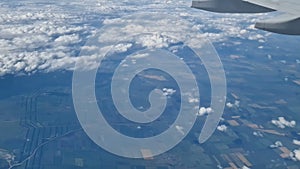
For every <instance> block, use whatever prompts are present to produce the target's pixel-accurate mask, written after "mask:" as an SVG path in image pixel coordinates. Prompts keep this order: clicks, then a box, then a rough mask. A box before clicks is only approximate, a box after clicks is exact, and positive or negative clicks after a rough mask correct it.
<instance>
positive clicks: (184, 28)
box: [0, 0, 268, 101]
mask: <svg viewBox="0 0 300 169" xmlns="http://www.w3.org/2000/svg"><path fill="white" fill-rule="evenodd" d="M5 3H6V2H3V5H1V6H0V10H1V11H3V12H2V13H1V14H0V76H2V75H6V74H17V73H32V72H36V71H46V72H48V71H55V70H58V69H66V70H73V69H74V65H75V63H76V62H77V63H78V61H80V64H81V65H84V64H85V66H86V67H93V66H95V61H96V60H97V56H95V55H85V56H80V57H78V53H79V52H80V50H81V48H83V49H84V50H86V51H87V50H90V51H93V50H95V48H94V47H93V46H85V47H82V46H83V43H84V42H85V41H86V40H87V38H89V37H91V36H93V35H95V33H96V29H97V28H96V27H95V26H93V25H95V24H94V20H93V18H96V20H97V22H98V20H99V16H101V17H103V18H101V19H103V20H104V22H103V25H104V26H108V25H114V24H115V25H116V24H120V23H125V22H127V23H126V24H125V25H127V26H126V27H122V28H120V27H115V28H114V29H111V30H110V31H109V32H105V33H103V34H102V36H101V38H104V39H106V40H107V42H109V41H111V42H115V43H116V42H119V40H120V37H123V36H124V35H126V34H130V33H136V34H139V33H145V32H151V34H149V35H145V36H141V37H139V38H137V39H135V40H136V43H138V44H140V45H142V46H144V47H148V48H153V47H159V48H161V47H167V46H168V45H169V43H171V42H174V40H172V39H171V38H168V37H167V36H164V35H165V33H166V32H169V33H170V34H171V35H172V37H176V38H178V39H183V40H185V39H187V38H188V39H190V37H195V38H197V39H201V38H208V39H209V40H210V41H212V42H222V41H226V40H227V39H228V38H231V37H234V38H236V37H237V38H241V39H249V40H257V41H260V42H264V38H265V36H266V35H268V34H267V33H264V34H263V35H262V34H258V33H257V32H255V31H253V28H252V27H242V26H239V25H242V23H246V24H249V25H251V24H253V23H254V22H255V18H257V16H263V15H265V14H258V15H243V17H241V15H240V14H236V15H229V14H222V15H219V14H212V13H207V12H202V11H200V10H198V11H196V12H195V10H191V9H190V2H189V1H175V0H168V1H167V3H166V2H165V1H161V0H154V1H138V0H133V1H130V3H128V2H127V1H117V0H111V1H106V0H98V1H93V0H85V1H80V0H74V1H72V2H71V1H70V2H68V3H65V2H64V1H55V2H54V1H53V2H52V1H51V3H49V4H47V8H42V7H41V6H40V5H41V4H39V3H36V4H38V5H36V4H35V3H32V2H31V1H29V0H24V1H22V3H24V4H27V3H28V4H29V5H23V6H20V7H17V8H19V9H17V10H15V9H12V8H11V7H10V5H5ZM141 4H142V5H141ZM67 5H69V6H67ZM68 9H72V11H69V10H68ZM144 11H147V12H153V13H159V14H161V15H159V18H153V20H152V21H149V20H147V18H146V19H145V18H142V17H141V18H139V17H137V19H139V21H144V23H142V24H137V23H136V22H134V21H132V20H131V21H126V20H124V19H120V16H126V15H130V14H132V13H133V12H144ZM116 13H117V16H116ZM170 13H171V14H174V16H180V17H182V18H185V19H180V18H179V19H176V20H174V19H170V18H168V17H163V16H164V14H170ZM109 14H113V15H109ZM148 16H149V15H148ZM101 19H100V20H101ZM130 22H131V23H130ZM143 25H144V26H143ZM212 30H213V31H212ZM201 31H202V32H204V33H201ZM182 32H185V33H182ZM186 33H189V35H188V36H187V34H186ZM191 45H195V46H198V45H199V44H198V43H196V42H194V43H193V41H192V42H191ZM105 47H107V46H104V47H103V48H105ZM128 48H130V45H129V44H125V45H124V44H122V45H119V46H118V45H117V46H116V48H115V49H116V50H117V51H120V52H124V51H126V50H127V49H128ZM191 101H192V100H191Z"/></svg>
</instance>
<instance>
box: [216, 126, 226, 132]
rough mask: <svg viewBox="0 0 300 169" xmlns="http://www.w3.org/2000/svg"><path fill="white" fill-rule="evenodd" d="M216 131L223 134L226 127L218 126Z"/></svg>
mask: <svg viewBox="0 0 300 169" xmlns="http://www.w3.org/2000/svg"><path fill="white" fill-rule="evenodd" d="M217 130H219V131H222V132H225V131H226V130H227V126H226V125H220V126H218V127H217Z"/></svg>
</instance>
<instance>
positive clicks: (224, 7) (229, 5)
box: [192, 0, 274, 13]
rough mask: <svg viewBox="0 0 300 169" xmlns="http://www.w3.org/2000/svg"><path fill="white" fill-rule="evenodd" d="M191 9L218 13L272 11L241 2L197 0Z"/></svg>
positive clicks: (240, 0)
mask: <svg viewBox="0 0 300 169" xmlns="http://www.w3.org/2000/svg"><path fill="white" fill-rule="evenodd" d="M192 7H193V8H197V9H203V10H206V11H211V12H220V13H263V12H271V11H274V10H272V9H269V8H266V7H262V6H259V5H255V4H252V3H249V2H245V1H242V0H198V1H193V3H192Z"/></svg>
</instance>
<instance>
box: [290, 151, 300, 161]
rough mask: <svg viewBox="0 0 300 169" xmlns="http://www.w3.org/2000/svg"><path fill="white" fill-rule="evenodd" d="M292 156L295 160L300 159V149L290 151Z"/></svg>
mask: <svg viewBox="0 0 300 169" xmlns="http://www.w3.org/2000/svg"><path fill="white" fill-rule="evenodd" d="M290 158H291V159H292V160H293V161H300V149H298V150H297V149H296V150H294V151H293V152H291V153H290Z"/></svg>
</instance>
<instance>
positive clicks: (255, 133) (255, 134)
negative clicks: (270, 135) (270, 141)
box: [253, 131, 264, 137]
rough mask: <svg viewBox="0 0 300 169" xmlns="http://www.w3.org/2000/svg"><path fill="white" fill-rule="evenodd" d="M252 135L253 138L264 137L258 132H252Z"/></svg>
mask: <svg viewBox="0 0 300 169" xmlns="http://www.w3.org/2000/svg"><path fill="white" fill-rule="evenodd" d="M253 135H254V136H257V137H264V135H263V133H262V132H260V131H254V132H253Z"/></svg>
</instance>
